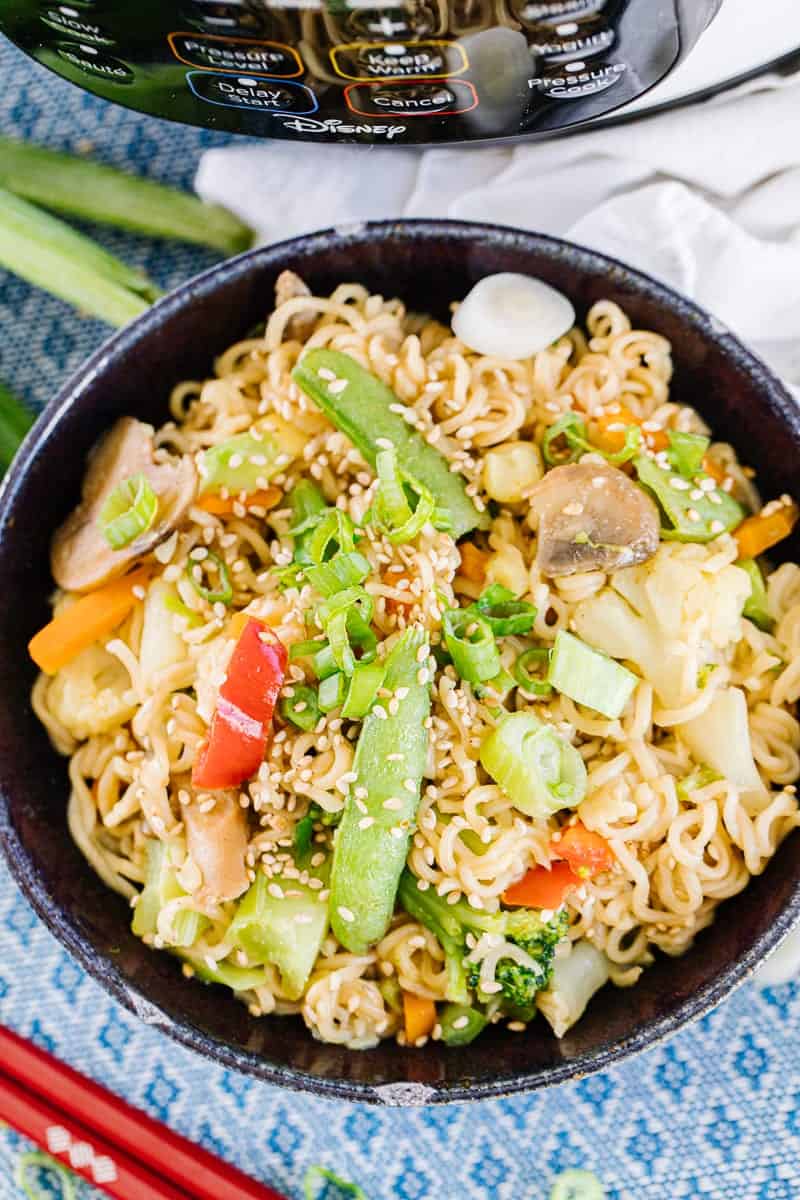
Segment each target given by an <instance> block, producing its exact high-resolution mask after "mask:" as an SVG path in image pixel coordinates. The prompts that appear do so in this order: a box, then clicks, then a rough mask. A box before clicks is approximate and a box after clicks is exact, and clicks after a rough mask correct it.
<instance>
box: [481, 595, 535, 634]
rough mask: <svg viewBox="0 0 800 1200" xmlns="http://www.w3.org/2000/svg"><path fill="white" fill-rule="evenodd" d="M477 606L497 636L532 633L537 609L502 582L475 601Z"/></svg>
mask: <svg viewBox="0 0 800 1200" xmlns="http://www.w3.org/2000/svg"><path fill="white" fill-rule="evenodd" d="M475 608H476V609H477V610H478V612H479V613H480V615H481V616H482V617H483V619H484V620H485V621H486V622H487V623H488V625H489V627H490V628H491V630H492V633H493V634H494V635H495V637H509V636H511V635H516V636H520V635H522V634H526V633H530V631H531V629H532V628H533V623H534V621H535V620H536V609H535V608H534V606H533V605H532V604H528V603H527V601H525V600H517V599H515V597H514V593H513V592H511V591H509V590H508V588H506V587H503V585H502V584H501V583H493V584H491V586H490V587H488V588H487V589H486V591H485V592H484V593H483V595H482V596H481V597H480V598H479V599H478V600H476V601H475Z"/></svg>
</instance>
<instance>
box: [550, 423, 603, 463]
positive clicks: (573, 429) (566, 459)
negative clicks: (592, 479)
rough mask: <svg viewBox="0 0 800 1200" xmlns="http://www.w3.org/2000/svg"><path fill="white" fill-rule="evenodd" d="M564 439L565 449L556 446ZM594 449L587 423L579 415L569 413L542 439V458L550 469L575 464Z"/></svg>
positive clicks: (552, 426) (551, 427)
mask: <svg viewBox="0 0 800 1200" xmlns="http://www.w3.org/2000/svg"><path fill="white" fill-rule="evenodd" d="M562 438H563V440H564V447H563V449H559V448H558V446H557V445H556V443H557V442H559V441H560V440H561V439H562ZM591 449H592V447H591V446H590V445H589V439H588V435H587V432H586V422H585V421H583V420H582V419H581V418H580V417H579V416H578V414H577V413H574V412H568V413H565V414H564V416H563V417H559V419H558V420H557V421H556V422H555V424H554V425H551V426H550V428H549V429H548V430H547V431H546V432H545V435H544V437H543V438H542V456H543V458H544V461H545V462H546V463H547V465H548V466H549V467H559V466H563V465H564V464H565V463H571V462H575V460H576V459H577V458H580V456H581V454H586V453H587V452H588V451H589V450H591Z"/></svg>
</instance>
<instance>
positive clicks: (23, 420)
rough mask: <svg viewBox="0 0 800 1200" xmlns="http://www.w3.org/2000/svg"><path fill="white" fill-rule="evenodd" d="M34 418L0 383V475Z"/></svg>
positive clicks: (6, 467) (9, 463)
mask: <svg viewBox="0 0 800 1200" xmlns="http://www.w3.org/2000/svg"><path fill="white" fill-rule="evenodd" d="M35 420H36V418H35V417H34V415H33V413H32V412H29V411H28V409H27V408H26V407H25V405H24V404H22V402H21V401H19V400H18V399H17V398H16V396H14V395H12V393H11V392H10V391H9V390H8V388H7V387H6V386H5V385H4V384H2V383H0V475H3V474H4V473H5V472H6V471H7V470H8V468H9V467H10V466H11V461H12V459H13V458H14V455H15V454H16V453H17V451H18V450H19V448H20V445H21V444H22V441H23V439H24V437H25V435H26V433H27V432H28V430H29V429H30V427H31V426H32V425H33V422H34V421H35Z"/></svg>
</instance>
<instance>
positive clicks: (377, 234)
mask: <svg viewBox="0 0 800 1200" xmlns="http://www.w3.org/2000/svg"><path fill="white" fill-rule="evenodd" d="M285 267H292V268H293V269H294V270H296V271H298V272H299V273H300V274H302V275H303V277H304V278H305V279H307V280H308V282H309V284H310V285H311V287H312V289H313V290H314V291H315V292H317V293H320V292H321V293H327V292H329V291H330V290H331V289H332V288H333V287H334V286H335V285H336V284H337V283H340V282H342V281H343V280H352V279H355V280H358V281H359V282H361V283H364V284H366V286H367V287H368V288H370V290H372V291H376V292H380V293H382V294H383V295H385V296H400V297H402V298H403V299H404V300H405V301H406V302H407V303H408V304H409V305H410V306H412V307H413V308H416V309H420V310H427V311H430V312H433V313H434V314H436V315H437V316H439V317H441V318H444V319H446V318H447V313H448V304H449V302H450V301H451V300H452V299H454V298H458V297H461V296H463V295H464V294H465V293H466V292H467V291H468V290H469V288H470V287H471V286H472V284H473V283H475V281H476V280H478V279H480V278H481V277H482V276H484V275H487V274H490V273H492V272H496V271H519V272H526V273H529V274H531V275H537V276H540V277H541V278H543V279H545V280H547V281H548V282H549V283H551V284H553V285H554V286H555V287H557V288H560V289H561V290H562V291H563V292H565V293H566V294H567V295H568V296H569V297H570V299H571V300H572V301H573V303H574V304H575V307H576V309H577V310H578V313H579V315H580V316H581V317H582V316H583V315H584V314H585V312H586V310H587V309H588V308H589V306H590V305H591V304H592V303H593V302H594V301H595V300H599V299H600V298H602V297H608V298H610V299H612V300H615V301H617V302H618V303H619V304H621V305H622V306H623V308H625V309H626V311H627V312H628V313H629V315H630V317H631V318H632V320H633V322H634V324H635V325H637V326H639V327H644V328H646V329H654V330H657V331H658V332H659V333H662V334H664V335H665V336H666V337H667V338H669V340H670V341H671V342H672V345H673V349H674V354H675V360H676V373H675V380H674V385H673V396H674V398H675V399H676V400H678V401H684V402H688V403H690V404H693V405H696V406H697V408H698V409H699V410H700V412H701V413H703V415H704V416H705V417H706V418H707V419H708V420H709V421H710V423H711V425H712V426H713V428H714V430H715V432H716V433H717V435H721V436H723V437H725V438H727V439H730V440H731V441H732V442H733V443H734V445H736V446H738V448H739V450H740V452H741V453H742V455H743V457H744V458H745V460H746V461H747V462H750V463H752V464H753V465H754V466H755V467H756V468H757V469H758V472H759V478H760V482H761V484H762V486H763V490H764V493H765V495H767V496H771V495H777V494H780V493H781V492H784V491H792V489H793V486H794V484H795V480H796V470H797V466H796V464H797V462H798V457H799V456H800V415H798V410H797V408H796V407H795V404H794V403H793V401H792V399H791V397H790V396H789V395H788V394H787V393H786V392H785V391H784V389H783V388H782V387H781V385H780V384H779V383H778V381H777V380H776V379H775V378H773V376H772V375H771V374H770V373H769V371H767V369H766V368H765V367H764V366H763V364H762V363H760V362H759V361H758V360H757V359H755V358H754V357H753V356H752V355H751V354H749V353H748V352H747V351H746V350H745V349H744V348H743V347H742V346H741V345H740V343H739V342H738V341H737V340H736V339H735V338H734V337H733V336H732V335H731V334H730V333H728V332H727V331H726V330H725V329H723V328H721V327H720V326H719V324H718V323H716V322H715V321H714V320H713V319H712V318H711V317H709V316H708V315H707V314H706V313H704V312H702V311H700V310H699V309H698V308H696V307H695V306H694V305H693V304H690V303H689V302H688V301H687V300H683V299H681V297H679V296H677V295H675V294H674V293H673V292H670V291H669V290H668V289H667V288H665V287H662V286H661V285H660V284H657V283H655V282H654V281H653V280H651V279H647V278H646V277H644V276H642V275H639V274H637V273H636V272H634V271H631V270H630V269H628V268H627V267H624V266H622V265H621V264H620V263H618V262H614V261H612V260H610V259H606V258H603V257H602V256H600V255H598V254H594V253H592V252H590V251H588V250H583V249H580V248H578V247H576V246H572V245H567V244H566V243H564V242H559V241H554V240H552V239H550V238H546V237H538V236H535V235H533V234H528V233H521V232H517V231H515V230H511V229H502V228H496V227H490V226H485V225H469V224H459V223H452V222H427V221H425V222H413V221H409V222H400V223H397V224H391V223H385V224H376V225H370V226H367V227H359V228H357V229H353V230H352V231H341V232H327V233H320V234H316V235H313V236H309V237H304V238H299V239H297V240H295V241H290V242H284V243H283V244H281V245H278V246H272V247H269V248H266V249H262V250H256V251H254V252H253V253H250V254H247V255H244V256H242V257H240V258H237V259H233V260H232V261H231V262H227V263H224V264H222V265H221V266H219V267H216V268H214V269H213V270H211V271H208V272H207V273H206V274H204V275H201V276H199V278H197V279H195V280H193V281H191V282H190V283H187V284H186V285H185V286H184V287H182V288H179V289H178V291H176V292H174V293H173V294H172V295H170V296H167V297H166V298H165V299H164V300H161V301H160V302H159V303H158V304H156V305H155V306H154V308H152V309H151V310H150V311H149V312H147V313H146V314H145V315H144V316H143V317H141V318H140V319H139V320H137V321H134V322H133V324H132V325H130V326H129V327H128V328H127V329H125V330H123V331H122V332H120V333H117V334H116V335H115V336H114V337H112V338H111V339H110V340H109V341H108V342H107V343H106V344H105V345H104V346H103V347H102V348H101V349H100V350H99V351H98V352H97V353H96V354H95V355H94V356H93V357H92V358H91V359H90V360H89V361H88V362H87V363H86V364H85V366H84V367H83V368H82V369H81V370H80V371H79V372H78V373H77V374H76V375H75V376H74V377H73V378H72V379H71V380H70V381H69V382H68V383H67V384H66V386H65V387H64V388H63V390H62V391H61V393H60V395H59V396H57V397H56V398H55V399H54V400H53V401H52V403H51V404H50V405H49V406H48V408H47V409H46V411H45V413H44V414H43V416H42V417H41V419H40V420H39V422H38V424H37V425H36V428H35V429H34V430H33V432H32V433H31V435H30V437H29V438H28V441H27V442H26V444H25V447H24V448H23V450H22V452H21V454H20V455H19V457H18V459H17V461H16V463H15V464H14V467H13V469H12V471H11V473H10V475H9V476H8V478H7V479H6V481H5V483H4V485H3V487H2V493H1V494H0V581H1V584H2V586H0V687H2V698H3V703H2V705H0V842H2V847H3V850H4V852H5V855H6V857H7V859H8V861H9V864H10V866H11V870H12V871H13V873H14V875H15V877H16V879H17V882H18V883H19V885H20V887H21V888H22V890H23V892H24V893H25V895H26V896H27V897H28V899H29V900H30V902H31V903H32V905H33V907H34V908H35V909H36V911H37V912H38V914H39V916H40V917H42V919H43V920H44V921H45V923H46V924H47V926H48V927H49V929H50V930H51V931H52V932H53V933H54V934H55V935H56V936H57V937H58V938H59V939H60V940H61V941H62V942H63V944H64V945H65V946H66V947H67V949H69V950H70V951H71V953H72V954H74V955H75V957H76V958H77V959H78V961H79V962H80V963H81V965H82V966H83V967H84V968H85V969H86V970H87V971H88V972H89V974H90V975H92V976H93V977H94V978H95V979H97V980H98V981H99V982H100V983H101V984H102V985H103V986H104V987H105V988H106V989H107V990H108V991H109V992H111V994H112V995H114V996H115V997H116V998H117V999H118V1000H120V1001H121V1002H122V1003H123V1004H125V1005H126V1006H127V1007H128V1008H130V1009H131V1010H133V1011H134V1012H136V1013H138V1014H139V1015H140V1016H141V1017H143V1018H144V1019H145V1020H147V1021H148V1022H150V1023H152V1024H155V1025H157V1026H158V1027H159V1028H161V1029H163V1030H164V1032H165V1033H169V1034H170V1035H171V1036H172V1037H175V1038H177V1039H178V1041H180V1042H183V1043H184V1044H185V1045H187V1046H191V1047H193V1048H194V1049H195V1050H199V1051H200V1052H201V1053H203V1054H207V1055H208V1056H209V1057H211V1058H213V1059H214V1060H216V1061H217V1062H219V1063H222V1064H224V1065H225V1066H226V1067H232V1068H235V1069H237V1070H240V1071H244V1072H246V1073H247V1074H250V1075H254V1076H256V1077H258V1078H260V1079H264V1080H268V1081H269V1082H271V1083H277V1084H281V1085H283V1086H286V1087H292V1088H306V1089H308V1090H310V1091H312V1092H315V1093H316V1094H317V1095H321V1096H335V1097H341V1098H343V1099H348V1100H361V1101H368V1102H374V1103H384V1104H400V1103H428V1102H431V1103H435V1102H442V1101H448V1100H468V1099H478V1098H482V1097H490V1096H498V1095H502V1094H505V1093H510V1092H517V1091H524V1090H528V1089H533V1088H538V1087H542V1086H545V1085H548V1084H554V1083H559V1082H561V1081H562V1080H566V1079H570V1078H574V1077H575V1076H578V1075H583V1074H585V1073H586V1072H588V1071H594V1070H598V1069H599V1068H602V1067H606V1066H608V1065H609V1064H611V1063H613V1062H614V1061H616V1060H618V1059H620V1058H623V1057H624V1056H625V1055H628V1054H630V1053H632V1052H634V1051H636V1050H641V1049H643V1048H644V1047H646V1046H648V1045H650V1044H652V1043H653V1042H655V1041H657V1040H658V1039H660V1038H662V1037H664V1036H665V1035H667V1034H669V1033H672V1032H673V1031H674V1030H676V1029H679V1028H680V1027H681V1025H683V1024H684V1023H685V1022H687V1021H689V1020H690V1019H692V1018H694V1017H697V1016H699V1015H700V1014H701V1013H703V1012H705V1011H706V1010H707V1009H709V1008H710V1007H711V1006H712V1005H714V1004H716V1003H717V1002H718V1001H719V1000H721V999H722V998H723V997H724V996H726V995H727V993H728V992H730V991H731V989H732V988H733V987H734V986H735V985H736V984H737V983H739V982H741V981H742V980H743V979H744V978H745V977H746V976H747V975H748V974H749V973H750V972H752V970H753V968H754V967H755V966H756V965H757V964H758V963H759V962H760V961H761V960H762V959H763V958H764V956H765V955H766V954H767V952H768V951H769V950H770V949H771V948H772V947H773V946H775V945H776V943H777V942H778V941H779V940H780V938H781V937H782V936H783V934H784V933H785V932H786V931H787V930H788V928H789V927H790V925H791V924H792V922H793V921H794V919H795V916H796V915H797V914H798V912H800V885H799V884H798V880H799V879H800V838H798V837H797V835H795V836H793V837H792V838H790V839H789V840H788V841H787V842H786V843H785V844H784V845H783V847H782V848H781V850H780V851H779V853H778V854H777V855H776V856H775V859H774V860H773V862H771V863H770V865H769V868H768V870H767V871H766V872H765V874H764V875H763V876H761V877H760V878H758V879H754V880H753V882H752V884H751V885H750V886H749V887H748V889H747V890H746V891H745V892H744V893H743V894H742V895H740V896H737V897H736V898H735V899H734V900H732V901H730V902H728V903H726V904H724V905H723V906H722V908H721V910H720V912H719V916H718V918H717V921H716V923H715V924H714V925H713V926H712V927H711V928H710V929H708V930H706V931H705V932H704V933H702V934H701V935H700V937H699V938H698V941H697V945H696V946H695V948H694V949H693V950H692V951H691V952H690V953H689V954H688V955H686V957H685V958H683V959H682V960H681V961H680V963H676V962H675V961H674V960H670V959H667V958H663V959H661V960H659V961H658V962H657V963H656V964H655V966H654V967H652V969H650V970H649V971H646V972H645V974H644V976H643V978H642V981H641V982H640V983H639V984H638V985H637V986H636V987H635V988H632V989H630V990H627V991H618V990H616V989H614V988H606V989H605V990H604V991H602V992H601V993H600V994H599V995H598V996H597V997H596V998H595V999H594V1000H593V1001H592V1004H591V1005H590V1008H589V1011H588V1013H587V1014H586V1016H585V1017H584V1018H583V1019H582V1020H581V1021H580V1023H579V1024H578V1025H577V1026H576V1028H575V1029H574V1030H572V1031H571V1032H570V1033H569V1035H568V1036H567V1037H565V1038H564V1039H563V1040H562V1041H560V1042H559V1041H557V1040H556V1039H555V1038H554V1037H553V1036H552V1035H551V1034H550V1032H549V1030H548V1028H547V1026H546V1024H545V1022H543V1021H540V1022H537V1023H536V1024H535V1025H534V1026H533V1027H532V1028H531V1029H530V1030H529V1032H528V1033H526V1034H525V1036H524V1037H520V1036H519V1035H517V1034H509V1033H507V1032H504V1031H503V1030H501V1029H499V1028H498V1029H495V1030H491V1031H488V1032H487V1033H486V1034H484V1035H483V1036H482V1037H480V1038H479V1039H478V1040H477V1041H476V1042H475V1043H474V1044H473V1045H472V1046H468V1047H466V1048H464V1049H451V1050H449V1049H447V1048H446V1047H444V1046H442V1045H441V1044H429V1045H428V1046H427V1047H426V1048H425V1050H424V1051H422V1052H420V1051H417V1050H407V1049H401V1048H400V1047H399V1046H397V1045H395V1044H394V1042H386V1043H384V1044H383V1045H381V1046H379V1047H378V1048H377V1049H375V1050H369V1051H361V1052H351V1051H348V1050H345V1049H342V1048H340V1047H338V1046H328V1045H322V1044H320V1043H319V1042H315V1041H314V1040H313V1038H312V1037H311V1035H310V1034H309V1033H308V1031H307V1030H306V1029H305V1027H304V1026H303V1025H302V1023H301V1022H300V1021H299V1020H297V1019H291V1020H289V1019H274V1020H270V1019H261V1020H255V1019H253V1018H252V1017H251V1016H250V1015H249V1014H248V1012H247V1010H246V1008H245V1007H244V1006H243V1005H241V1004H238V1003H237V1002H236V1001H235V1000H233V999H232V998H231V997H230V996H229V995H228V994H227V993H226V992H224V991H223V990H221V989H219V988H216V987H211V988H209V987H204V986H201V985H200V984H198V983H196V982H191V981H189V980H187V979H184V978H183V976H182V975H181V972H180V969H179V967H178V965H177V963H176V962H175V960H174V959H172V958H170V957H169V956H168V955H166V954H158V953H153V952H152V951H150V950H148V949H147V948H146V947H145V946H144V945H143V944H142V943H141V942H140V941H138V940H137V939H136V938H135V937H133V935H132V934H131V933H130V932H129V928H128V926H129V919H130V912H129V909H128V907H127V905H126V904H125V903H124V902H123V901H122V900H121V899H120V898H119V897H118V896H116V895H114V894H113V893H112V892H110V891H109V890H108V889H107V888H105V887H104V886H103V884H102V883H101V882H100V881H99V879H97V878H96V877H95V875H94V874H93V872H92V871H91V869H90V868H89V867H88V865H87V864H86V863H85V862H84V860H83V858H82V857H81V855H80V853H79V852H78V850H77V849H76V848H75V846H74V845H73V843H72V841H71V839H70V836H69V833H68V831H67V826H66V821H65V816H64V814H65V807H66V800H67V772H66V763H65V761H64V759H62V758H59V757H58V755H56V754H55V753H54V752H53V750H52V749H51V748H50V745H49V743H48V740H47V737H46V735H45V733H44V730H43V729H42V728H40V726H39V724H38V722H37V721H36V718H35V717H34V714H33V712H32V711H31V707H30V704H29V701H28V694H29V689H30V686H31V684H32V682H33V679H34V670H33V667H32V665H31V663H30V661H29V659H28V657H27V654H26V649H25V647H26V643H27V641H28V639H29V638H30V636H31V634H32V633H33V632H34V630H35V629H36V628H37V627H38V626H39V625H41V624H42V623H43V622H44V621H45V620H46V619H47V616H48V606H47V596H48V594H49V592H50V590H51V582H50V574H49V570H48V541H49V537H50V534H51V532H52V530H53V529H54V528H55V527H56V525H57V524H58V523H59V522H60V521H61V520H62V518H63V517H64V515H65V514H66V513H67V511H68V510H69V509H70V508H71V507H72V506H73V505H74V504H75V502H76V500H77V497H78V492H79V486H80V481H81V476H82V474H83V469H84V460H85V456H86V453H87V451H88V450H89V448H90V446H91V445H92V443H93V442H94V441H95V439H96V438H97V436H98V435H99V434H100V433H101V432H102V431H103V430H104V429H106V428H107V427H108V426H109V425H110V424H111V422H112V421H113V420H114V419H115V418H116V417H118V416H120V415H121V414H122V413H132V414H134V415H135V416H139V417H142V418H144V419H146V420H149V421H153V422H156V423H159V422H161V421H163V419H164V417H165V413H166V400H167V395H168V393H169V390H170V388H171V387H172V386H173V384H175V383H177V382H178V381H179V380H182V379H193V378H198V377H202V376H203V375H204V374H205V373H206V372H208V370H209V368H210V366H211V359H212V356H213V355H215V354H216V353H218V352H219V351H221V350H223V349H224V348H225V347H226V346H228V345H230V343H231V342H233V341H235V340H236V339H237V338H239V337H241V336H242V335H243V334H244V333H245V332H246V331H247V330H248V329H250V328H251V327H252V326H253V325H255V324H256V323H257V322H258V321H260V320H262V319H263V317H264V315H265V313H266V311H267V310H268V308H269V305H270V303H271V298H272V294H273V285H274V282H275V279H276V277H277V275H278V274H279V272H280V271H282V270H283V269H284V268H285ZM786 552H787V553H790V554H791V553H793V554H794V555H795V556H797V555H798V553H800V547H798V546H797V545H795V546H793V547H792V546H788V547H787V548H786Z"/></svg>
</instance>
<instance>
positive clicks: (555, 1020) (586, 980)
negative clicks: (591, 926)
mask: <svg viewBox="0 0 800 1200" xmlns="http://www.w3.org/2000/svg"><path fill="white" fill-rule="evenodd" d="M608 979H609V970H608V959H607V958H606V956H605V954H603V952H602V951H601V950H598V949H597V947H596V946H593V945H592V943H591V942H589V941H587V940H586V939H585V938H581V939H580V941H577V942H573V943H572V946H571V948H570V951H569V954H565V955H563V957H562V956H561V955H558V954H557V955H556V959H555V966H554V968H553V977H552V979H551V980H550V985H549V987H547V988H545V990H544V991H542V992H539V993H538V995H537V997H536V1007H537V1008H538V1009H539V1011H540V1012H541V1013H542V1015H543V1016H544V1017H545V1018H546V1019H547V1020H548V1021H549V1023H550V1025H551V1026H552V1027H553V1033H554V1034H555V1035H556V1037H559V1038H560V1037H563V1036H564V1034H565V1033H566V1032H567V1030H568V1029H570V1028H571V1027H572V1026H573V1025H574V1024H575V1022H576V1021H579V1020H580V1018H581V1017H582V1016H583V1014H584V1012H585V1011H586V1006H587V1004H588V1003H589V1001H590V1000H591V998H592V996H593V995H594V994H595V992H597V991H599V990H600V988H601V987H603V985H604V984H606V983H608Z"/></svg>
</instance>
